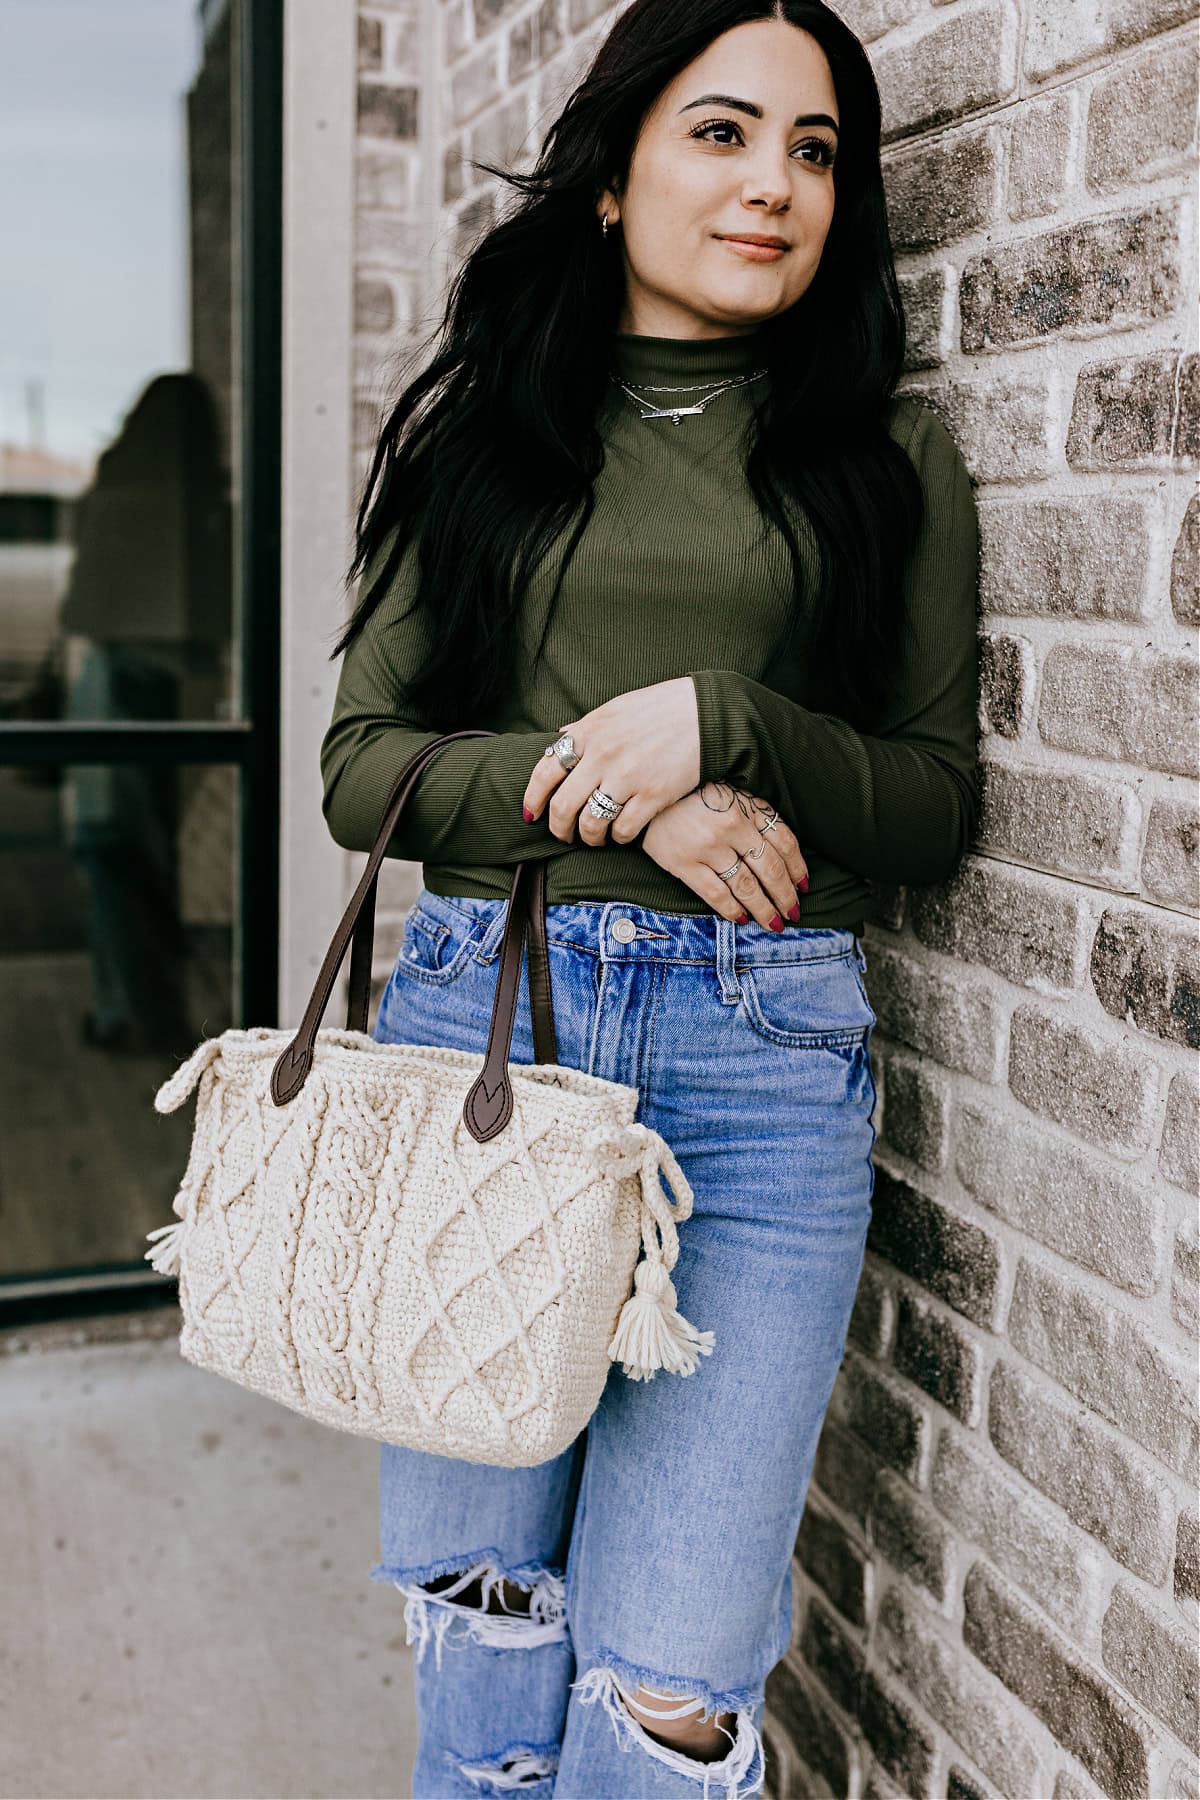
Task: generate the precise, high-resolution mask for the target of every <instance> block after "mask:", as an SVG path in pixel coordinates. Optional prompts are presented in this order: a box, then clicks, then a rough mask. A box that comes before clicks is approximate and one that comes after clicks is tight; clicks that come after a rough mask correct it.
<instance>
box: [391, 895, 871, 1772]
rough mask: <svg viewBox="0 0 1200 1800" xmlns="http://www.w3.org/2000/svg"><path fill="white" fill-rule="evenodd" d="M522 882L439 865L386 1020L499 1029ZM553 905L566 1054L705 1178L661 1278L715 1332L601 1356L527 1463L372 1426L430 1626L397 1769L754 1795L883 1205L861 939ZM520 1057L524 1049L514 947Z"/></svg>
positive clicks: (401, 1549) (554, 961) (408, 1586)
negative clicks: (505, 937)
mask: <svg viewBox="0 0 1200 1800" xmlns="http://www.w3.org/2000/svg"><path fill="white" fill-rule="evenodd" d="M506 904H507V903H506V902H505V901H502V900H490V899H476V898H471V897H466V896H461V897H454V898H447V897H444V896H442V895H438V894H434V893H432V892H431V891H430V890H429V889H428V888H422V890H421V892H420V893H419V895H418V896H417V900H416V902H415V903H414V905H413V907H412V909H411V910H410V912H409V914H408V916H407V918H406V920H405V925H404V936H403V942H402V944H401V947H400V952H399V955H398V956H397V959H396V965H395V968H394V970H393V972H392V975H391V979H390V981H389V982H388V985H387V988H386V990H385V992H384V995H383V998H382V1001H381V1003H380V1008H379V1017H378V1020H377V1022H376V1026H375V1033H374V1035H375V1037H376V1038H377V1039H378V1040H380V1041H382V1042H390V1043H420V1044H431V1045H434V1044H436V1045H446V1046H451V1047H454V1048H459V1049H470V1050H478V1051H482V1050H483V1048H484V1045H485V1043H486V1041H487V1032H488V1025H489V1020H490V1014H491V1007H492V1001H493V997H494V994H495V983H496V975H497V970H498V966H499V964H498V959H499V951H500V940H501V936H502V933H503V929H504V913H505V907H506ZM546 924H547V937H548V942H549V953H550V969H551V982H552V989H553V1000H554V1014H555V1026H556V1031H557V1037H558V1056H559V1061H560V1062H561V1063H563V1064H566V1065H569V1066H571V1067H573V1068H578V1069H584V1070H587V1071H589V1072H590V1073H592V1074H595V1075H600V1076H605V1077H607V1078H609V1079H611V1080H613V1081H620V1082H624V1083H626V1084H628V1085H629V1086H631V1087H635V1088H637V1090H638V1092H639V1095H640V1108H639V1114H638V1116H639V1118H640V1119H641V1120H642V1121H643V1122H644V1123H645V1124H646V1125H648V1126H651V1127H653V1128H654V1129H655V1130H657V1131H660V1132H661V1133H662V1135H663V1137H664V1138H665V1139H666V1141H667V1143H668V1144H669V1145H670V1146H671V1148H672V1149H673V1150H674V1152H675V1155H676V1156H677V1158H678V1159H679V1162H680V1165H681V1167H682V1168H683V1171H684V1173H685V1175H686V1176H687V1178H688V1180H689V1181H690V1182H691V1184H692V1187H693V1190H694V1195H695V1199H694V1208H693V1213H692V1217H691V1218H690V1219H689V1220H687V1221H686V1222H684V1223H683V1224H682V1225H681V1226H680V1231H679V1242H680V1253H679V1261H678V1263H677V1264H676V1266H675V1270H674V1273H673V1276H672V1279H673V1281H674V1283H675V1287H676V1289H677V1292H678V1306H679V1311H680V1312H681V1313H682V1314H683V1316H684V1317H685V1318H687V1319H690V1320H691V1321H692V1323H693V1324H694V1325H695V1326H696V1327H697V1328H698V1329H700V1330H704V1331H709V1330H711V1331H714V1332H715V1334H716V1338H715V1346H714V1348H713V1351H712V1353H711V1355H709V1356H706V1357H704V1358H703V1359H702V1360H701V1362H700V1366H699V1368H698V1369H697V1370H696V1371H695V1372H694V1373H692V1374H690V1375H687V1376H680V1375H674V1374H668V1373H662V1372H660V1373H659V1374H658V1375H657V1376H656V1377H655V1378H654V1379H653V1380H650V1381H633V1380H631V1379H629V1378H628V1377H627V1376H626V1375H624V1374H623V1373H622V1371H621V1369H620V1367H619V1365H617V1364H616V1363H614V1364H613V1367H612V1371H611V1373H610V1376H609V1379H608V1381H607V1383H606V1385H605V1389H604V1393H603V1396H602V1398H601V1402H600V1405H599V1407H598V1408H597V1410H596V1412H595V1413H594V1414H593V1415H592V1418H591V1419H590V1421H589V1423H588V1425H587V1428H586V1429H585V1430H584V1431H583V1432H582V1433H581V1434H580V1436H579V1438H578V1439H577V1440H576V1441H575V1443H574V1444H573V1445H572V1446H571V1447H570V1448H569V1449H567V1450H566V1451H564V1452H563V1453H562V1454H561V1455H559V1456H557V1457H555V1458H554V1459H552V1460H551V1461H549V1462H545V1463H541V1464H539V1465H537V1466H536V1467H533V1468H518V1469H509V1468H501V1467H493V1466H491V1465H485V1464H480V1463H472V1462H467V1461H464V1460H462V1459H456V1458H449V1457H442V1456H435V1455H430V1454H428V1453H426V1452H423V1451H416V1450H408V1449H405V1448H402V1447H400V1446H397V1445H392V1444H384V1445H382V1446H381V1461H380V1502H381V1507H380V1514H381V1516H380V1541H381V1550H382V1561H381V1562H380V1563H379V1564H378V1565H377V1566H376V1567H375V1568H374V1569H373V1570H372V1571H371V1573H372V1577H373V1578H374V1579H375V1580H379V1581H384V1582H390V1583H392V1584H394V1586H395V1587H396V1588H397V1589H399V1591H400V1592H401V1593H402V1594H403V1595H404V1597H405V1606H404V1618H405V1625H406V1634H407V1641H408V1642H409V1643H411V1644H414V1645H415V1646H416V1658H415V1678H416V1698H417V1712H418V1725H419V1747H418V1751H417V1757H416V1763H415V1766H414V1769H413V1775H412V1785H411V1788H410V1789H409V1791H410V1792H411V1793H412V1794H413V1795H414V1796H415V1797H416V1800H426V1797H427V1796H434V1797H442V1796H446V1797H449V1796H460V1795H470V1796H477V1797H478V1796H494V1795H511V1794H516V1793H519V1794H524V1795H527V1796H529V1797H530V1800H550V1797H551V1796H553V1797H554V1800H670V1797H671V1796H687V1797H690V1800H717V1797H718V1796H719V1797H722V1800H742V1796H744V1795H749V1794H753V1793H758V1792H761V1789H762V1785H763V1776H764V1751H763V1738H762V1732H761V1725H762V1716H763V1708H764V1702H763V1684H764V1682H765V1680H766V1677H767V1675H768V1674H769V1672H770V1670H771V1669H772V1668H773V1667H774V1665H775V1664H776V1663H777V1662H778V1661H779V1659H780V1658H781V1657H782V1656H783V1654H784V1652H785V1650H786V1649H787V1647H788V1644H789V1642H790V1639H791V1631H792V1575H791V1557H792V1552H793V1548H794V1544H795V1539H796V1533H797V1530H798V1527H799V1524H800V1517H801V1513H802V1511H803V1508H804V1501H805V1494H806V1491H807V1487H808V1481H809V1476H810V1473H811V1470H812V1464H813V1458H814V1455H815V1452H816V1445H817V1438H818V1435H819V1433H820V1429H821V1423H822V1420H823V1417H824V1414H825V1409H826V1406H827V1404H828V1401H829V1396H830V1392H831V1390H832V1387H833V1382H834V1377H835V1376H836V1374H837V1370H838V1365H839V1363H840V1361H841V1357H842V1351H843V1348H844V1345H845V1337H846V1330H847V1326H848V1323H849V1317H850V1310H851V1306H852V1304H853V1301H854V1294H855V1289H856V1287H857V1285H858V1279H859V1275H860V1272H861V1268H862V1260H863V1250H864V1244H865V1239H866V1232H867V1225H868V1221H869V1216H870V1210H871V1197H872V1192H873V1188H874V1167H873V1163H872V1150H873V1147H874V1143H875V1126H874V1123H873V1114H874V1110H875V1100H876V1091H875V1082H874V1077H873V1074H872V1069H871V1055H870V1036H871V1031H872V1029H873V1027H874V1024H875V1013H874V1011H873V1010H872V1008H871V1005H870V1001H869V1000H868V997H867V991H866V987H865V985H864V982H863V972H864V971H865V969H866V957H865V954H864V952H863V948H862V944H861V941H860V940H859V939H858V937H857V936H856V935H855V934H854V933H853V932H852V931H851V930H849V929H845V928H840V927H839V928H812V929H806V928H805V927H804V926H803V925H799V926H791V925H789V926H788V927H787V928H786V930H785V931H784V932H783V933H782V934H776V933H774V932H771V931H768V930H767V929H766V927H765V926H762V925H759V924H758V923H757V922H755V921H751V922H750V923H749V924H748V925H744V926H735V925H733V924H731V923H730V922H729V921H728V920H725V919H721V918H719V917H717V915H716V914H713V913H705V914H695V915H692V914H682V913H668V912H660V911H653V910H650V909H648V908H646V907H642V906H637V905H633V904H629V903H626V902H618V901H608V902H605V901H588V902H581V903H577V904H572V905H560V906H550V907H548V908H547V911H546ZM510 1060H511V1061H512V1062H514V1063H532V1062H533V1041H532V1032H531V1025H530V1017H529V991H528V964H527V962H523V964H522V971H521V988H520V995H519V1001H518V1007H517V1017H516V1026H515V1029H514V1033H513V1041H512V1049H511V1053H510ZM472 1586H473V1588H474V1593H473V1595H472V1594H470V1593H469V1592H468V1590H469V1589H471V1588H472ZM697 1729H699V1730H703V1731H704V1732H706V1733H707V1735H708V1737H709V1738H710V1739H712V1740H715V1743H716V1746H717V1747H716V1748H715V1749H714V1748H713V1747H712V1744H711V1743H710V1744H709V1745H708V1746H707V1747H706V1749H705V1751H704V1753H703V1754H697V1753H696V1752H695V1750H694V1747H693V1746H694V1744H695V1742H696V1740H695V1739H693V1740H692V1744H691V1745H689V1743H688V1740H687V1738H686V1735H685V1734H686V1733H687V1732H689V1731H694V1730H697ZM726 1739H727V1740H728V1743H726V1742H725V1740H726Z"/></svg>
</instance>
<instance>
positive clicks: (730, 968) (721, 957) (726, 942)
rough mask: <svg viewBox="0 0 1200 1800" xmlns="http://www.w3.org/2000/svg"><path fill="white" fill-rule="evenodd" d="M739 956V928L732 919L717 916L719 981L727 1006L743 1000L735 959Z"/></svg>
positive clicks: (723, 1000) (723, 999)
mask: <svg viewBox="0 0 1200 1800" xmlns="http://www.w3.org/2000/svg"><path fill="white" fill-rule="evenodd" d="M736 956H737V927H736V926H735V925H734V923H733V920H732V919H723V918H722V917H721V916H720V914H719V913H718V914H717V981H718V983H719V984H720V988H721V1000H722V1002H723V1004H724V1005H726V1006H733V1005H736V1003H737V1002H738V1001H739V1000H740V999H741V997H742V990H741V987H740V985H739V983H738V978H737V969H736V967H735V959H736Z"/></svg>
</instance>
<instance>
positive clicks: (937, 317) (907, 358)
mask: <svg viewBox="0 0 1200 1800" xmlns="http://www.w3.org/2000/svg"><path fill="white" fill-rule="evenodd" d="M897 280H898V282H899V287H900V300H901V303H902V305H903V307H904V326H905V333H904V368H905V370H909V369H937V368H940V367H941V365H942V363H944V362H945V360H946V351H947V349H948V341H947V318H946V313H947V290H948V288H949V280H948V277H947V272H946V270H945V269H944V268H938V269H921V270H918V272H917V273H916V274H912V275H902V274H900V273H899V272H897Z"/></svg>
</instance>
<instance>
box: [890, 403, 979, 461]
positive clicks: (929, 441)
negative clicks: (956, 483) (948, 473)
mask: <svg viewBox="0 0 1200 1800" xmlns="http://www.w3.org/2000/svg"><path fill="white" fill-rule="evenodd" d="M887 427H888V431H889V433H890V435H891V436H892V437H893V438H895V440H896V442H897V443H898V444H899V445H900V447H901V449H902V450H905V451H907V453H908V455H909V458H910V460H911V461H912V462H913V463H914V464H915V465H916V467H917V470H918V472H922V471H924V470H933V469H938V468H947V467H953V466H955V465H956V464H960V463H962V462H963V456H962V451H961V450H960V449H959V447H958V444H957V442H956V441H955V439H954V437H953V435H952V433H951V431H950V428H949V426H948V425H947V424H946V423H945V421H944V420H943V419H942V417H941V416H940V414H939V413H937V412H936V411H935V410H934V408H933V407H932V406H927V405H926V404H925V402H924V401H923V400H921V399H920V398H919V397H918V396H917V395H916V394H896V395H895V396H894V397H893V399H892V401H891V404H890V406H889V408H888V413H887ZM964 466H965V465H964Z"/></svg>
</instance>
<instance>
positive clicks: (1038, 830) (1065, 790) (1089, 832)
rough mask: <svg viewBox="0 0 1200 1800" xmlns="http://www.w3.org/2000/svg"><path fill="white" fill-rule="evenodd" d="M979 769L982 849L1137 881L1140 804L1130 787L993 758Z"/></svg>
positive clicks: (1125, 882) (1120, 881) (1116, 882)
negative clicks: (1135, 873)
mask: <svg viewBox="0 0 1200 1800" xmlns="http://www.w3.org/2000/svg"><path fill="white" fill-rule="evenodd" d="M981 769H982V785H983V811H982V815H981V819H980V824H979V829H978V831H977V832H976V842H977V844H979V845H980V846H981V847H982V848H985V849H989V850H992V851H995V852H998V853H1001V854H1007V855H1010V856H1013V857H1016V858H1017V859H1019V860H1020V861H1022V862H1028V863H1034V864H1043V865H1047V864H1048V865H1050V866H1052V867H1053V868H1054V869H1055V870H1056V871H1059V872H1061V873H1062V874H1064V875H1082V876H1085V877H1087V878H1088V879H1091V880H1094V881H1097V882H1100V883H1101V884H1102V885H1105V886H1108V887H1129V886H1131V885H1132V878H1133V872H1134V870H1135V869H1136V867H1137V849H1138V833H1139V830H1140V826H1141V808H1140V806H1139V804H1138V799H1137V795H1136V794H1135V793H1134V791H1133V789H1132V788H1131V787H1129V786H1127V785H1126V784H1124V783H1122V782H1120V781H1118V780H1117V779H1115V778H1113V779H1109V780H1099V779H1097V778H1096V777H1095V776H1092V775H1083V774H1075V773H1063V772H1060V771H1058V770H1054V769H1041V768H1038V769H1035V768H1019V767H1014V766H1011V765H1009V764H1007V763H1000V762H996V761H995V760H993V759H988V758H984V759H983V760H982V764H981Z"/></svg>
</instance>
